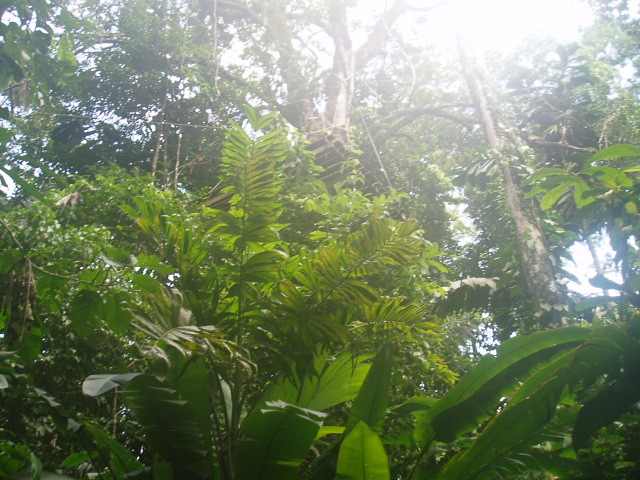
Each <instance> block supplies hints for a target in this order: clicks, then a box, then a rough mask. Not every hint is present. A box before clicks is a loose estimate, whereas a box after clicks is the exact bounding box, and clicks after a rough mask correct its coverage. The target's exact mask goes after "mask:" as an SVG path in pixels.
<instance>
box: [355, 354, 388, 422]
mask: <svg viewBox="0 0 640 480" xmlns="http://www.w3.org/2000/svg"><path fill="white" fill-rule="evenodd" d="M393 352H394V348H393V345H391V344H386V345H384V346H383V347H382V348H381V349H380V351H379V352H378V354H377V355H376V356H375V358H374V359H373V364H372V365H371V368H370V369H369V373H367V377H366V378H365V379H364V383H363V384H362V388H360V392H358V396H357V397H356V399H355V400H354V402H353V406H352V407H351V412H350V413H349V418H348V420H347V425H346V431H347V432H350V431H351V430H352V429H353V428H355V426H356V425H357V424H358V422H364V423H366V424H367V425H368V426H369V428H371V429H372V430H373V431H374V432H381V431H382V424H383V423H384V417H385V416H386V414H387V405H388V402H389V385H390V384H391V369H392V367H393Z"/></svg>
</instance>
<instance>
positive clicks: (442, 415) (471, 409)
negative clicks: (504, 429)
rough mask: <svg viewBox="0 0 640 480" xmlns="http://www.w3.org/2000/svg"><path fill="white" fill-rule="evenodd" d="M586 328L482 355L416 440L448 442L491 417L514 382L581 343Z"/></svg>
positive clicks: (518, 341) (519, 340)
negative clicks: (562, 350)
mask: <svg viewBox="0 0 640 480" xmlns="http://www.w3.org/2000/svg"><path fill="white" fill-rule="evenodd" d="M589 332H590V331H589V330H588V329H583V328H578V327H568V328H561V329H556V330H549V331H546V332H539V333H535V334H532V335H527V336H521V337H515V338H512V339H509V340H507V341H506V342H504V343H503V344H502V345H501V346H499V347H498V349H497V356H495V357H494V356H493V355H490V354H489V355H486V356H485V357H483V358H482V360H481V361H480V362H479V363H478V364H477V365H476V366H475V367H473V368H472V369H471V370H469V372H468V373H467V374H466V375H465V376H464V377H462V379H461V380H460V381H459V382H458V383H457V384H456V385H455V386H454V387H453V388H452V389H451V390H449V392H448V393H447V394H446V395H445V396H444V397H443V398H442V399H440V401H438V402H437V403H436V404H435V405H434V406H433V408H431V409H429V410H428V411H427V413H426V414H425V415H424V416H422V417H421V418H420V420H419V422H418V427H417V428H416V437H417V439H418V440H419V441H422V442H424V441H428V440H429V439H430V438H435V439H436V440H440V441H452V440H454V439H455V438H456V437H457V436H458V435H460V434H461V433H463V432H466V431H470V430H473V429H474V428H475V427H476V426H477V425H478V424H479V423H480V422H481V421H482V419H484V418H487V417H488V416H490V415H492V414H493V413H494V411H495V408H496V406H497V405H498V402H499V400H500V398H501V397H502V396H503V395H504V394H505V393H507V392H509V391H511V389H512V388H513V386H514V385H515V384H516V382H517V380H518V379H519V378H520V377H522V376H526V374H527V372H529V371H530V370H531V368H533V367H534V366H536V365H538V364H539V363H540V362H543V361H545V360H546V359H549V358H550V357H551V356H553V355H554V354H555V353H557V352H558V351H559V350H561V349H564V348H571V347H573V346H576V345H578V344H580V343H582V342H583V341H584V340H586V339H587V337H588V335H589Z"/></svg>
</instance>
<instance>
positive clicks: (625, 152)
mask: <svg viewBox="0 0 640 480" xmlns="http://www.w3.org/2000/svg"><path fill="white" fill-rule="evenodd" d="M638 156H640V149H639V148H638V147H636V146H635V145H612V146H611V147H607V148H604V149H602V150H600V151H599V152H598V153H596V154H595V155H593V156H592V157H591V158H590V159H589V163H594V162H599V161H600V160H606V159H611V158H620V157H638Z"/></svg>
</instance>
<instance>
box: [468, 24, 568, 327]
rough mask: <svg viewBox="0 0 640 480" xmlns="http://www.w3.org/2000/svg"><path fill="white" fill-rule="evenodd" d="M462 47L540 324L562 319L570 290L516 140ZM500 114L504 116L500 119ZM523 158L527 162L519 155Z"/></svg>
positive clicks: (481, 73)
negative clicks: (523, 173)
mask: <svg viewBox="0 0 640 480" xmlns="http://www.w3.org/2000/svg"><path fill="white" fill-rule="evenodd" d="M458 51H459V55H460V60H461V63H462V67H463V71H464V76H465V79H466V82H467V85H468V87H469V91H470V93H471V97H472V99H473V102H474V104H475V107H476V110H477V111H478V115H479V117H480V123H481V125H482V128H483V130H484V133H485V136H486V138H487V141H488V142H489V145H490V146H491V149H492V150H493V151H494V153H495V155H496V157H497V158H498V170H499V173H500V176H501V177H502V181H503V185H504V191H505V197H506V200H507V205H508V206H509V211H510V214H511V218H512V221H513V225H514V228H515V236H516V242H517V252H518V257H519V260H520V263H521V272H522V275H523V277H524V280H525V282H526V285H527V288H528V290H529V293H530V294H531V299H532V300H533V301H534V304H535V308H536V309H537V311H536V317H537V318H538V323H539V327H540V328H545V327H549V326H551V325H557V324H560V323H562V318H563V317H564V312H565V310H566V304H567V298H566V292H565V291H564V289H563V288H562V286H561V285H560V284H558V282H556V275H555V268H554V266H553V263H552V261H551V256H550V255H549V250H548V247H547V239H546V235H545V233H544V232H543V231H542V228H541V225H542V222H541V219H540V216H539V214H538V209H537V207H536V206H535V205H534V204H533V200H531V201H527V200H526V199H525V198H524V194H523V192H522V189H521V187H520V183H519V181H518V179H517V177H516V175H515V174H514V171H513V168H512V165H511V164H510V160H509V159H510V158H519V157H518V155H517V153H516V152H518V148H517V147H518V145H517V143H516V142H517V140H516V139H515V138H513V137H511V138H510V136H509V134H508V129H507V128H505V126H504V124H503V123H502V122H503V121H504V120H503V119H502V118H500V112H499V105H498V102H497V101H496V100H495V99H494V98H492V94H491V89H490V88H489V85H488V84H489V82H488V80H487V75H486V73H485V71H484V68H483V67H481V66H480V65H479V63H478V62H477V61H476V59H475V57H474V55H473V54H472V53H471V48H470V47H469V46H468V44H467V41H466V39H464V38H463V37H462V36H461V35H460V34H459V35H458ZM499 118H500V121H499V120H498V119H499ZM520 160H521V161H524V160H522V159H521V158H520Z"/></svg>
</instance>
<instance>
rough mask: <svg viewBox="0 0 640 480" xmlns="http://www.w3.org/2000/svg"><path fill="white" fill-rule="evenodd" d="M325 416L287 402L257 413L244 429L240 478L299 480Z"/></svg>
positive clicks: (252, 415)
mask: <svg viewBox="0 0 640 480" xmlns="http://www.w3.org/2000/svg"><path fill="white" fill-rule="evenodd" d="M325 416H326V415H325V414H324V413H321V412H314V411H313V410H308V409H304V408H300V407H297V406H295V405H290V404H287V403H284V402H267V403H266V404H265V405H263V407H261V408H257V409H255V410H253V411H252V412H251V413H250V414H249V416H248V417H247V418H246V419H245V421H244V422H243V425H242V433H243V437H242V438H241V439H240V442H239V443H238V462H237V476H236V478H237V479H238V480H262V479H271V478H273V479H276V478H277V479H278V480H288V479H290V480H295V479H296V477H297V472H298V469H299V468H300V465H302V462H303V461H304V459H305V458H306V456H307V454H308V453H309V448H311V444H312V443H313V441H314V440H315V438H316V435H317V434H318V431H319V430H320V427H321V426H322V422H323V421H324V418H325ZM181 478H182V477H181ZM184 478H186V477H184Z"/></svg>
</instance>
